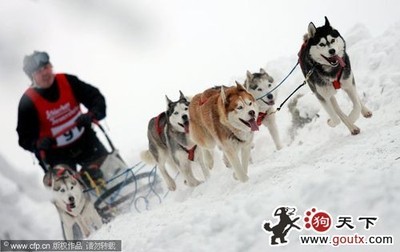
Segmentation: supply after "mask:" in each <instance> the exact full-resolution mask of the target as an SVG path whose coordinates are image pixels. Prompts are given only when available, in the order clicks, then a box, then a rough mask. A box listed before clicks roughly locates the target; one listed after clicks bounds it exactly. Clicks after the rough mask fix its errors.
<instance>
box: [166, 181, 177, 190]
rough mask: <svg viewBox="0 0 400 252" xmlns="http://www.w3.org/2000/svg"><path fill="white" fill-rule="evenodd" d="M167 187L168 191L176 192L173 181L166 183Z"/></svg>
mask: <svg viewBox="0 0 400 252" xmlns="http://www.w3.org/2000/svg"><path fill="white" fill-rule="evenodd" d="M167 186H168V190H170V191H175V190H176V184H175V181H172V182H170V183H168V185H167Z"/></svg>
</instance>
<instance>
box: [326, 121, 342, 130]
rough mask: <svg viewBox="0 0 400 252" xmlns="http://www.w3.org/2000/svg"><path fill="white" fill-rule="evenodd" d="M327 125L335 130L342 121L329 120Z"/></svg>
mask: <svg viewBox="0 0 400 252" xmlns="http://www.w3.org/2000/svg"><path fill="white" fill-rule="evenodd" d="M327 123H328V125H329V126H330V127H332V128H334V127H336V126H338V125H339V123H340V120H339V119H328V121H327Z"/></svg>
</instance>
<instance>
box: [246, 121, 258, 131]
mask: <svg viewBox="0 0 400 252" xmlns="http://www.w3.org/2000/svg"><path fill="white" fill-rule="evenodd" d="M248 123H249V124H250V128H251V131H257V130H258V125H257V122H256V119H254V118H253V119H250V120H249V121H248Z"/></svg>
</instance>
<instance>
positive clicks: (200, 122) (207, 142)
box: [189, 83, 258, 182]
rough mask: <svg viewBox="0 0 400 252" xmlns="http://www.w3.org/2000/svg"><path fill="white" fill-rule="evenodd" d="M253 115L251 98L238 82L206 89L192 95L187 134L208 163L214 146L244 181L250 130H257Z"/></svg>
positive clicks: (250, 139) (250, 136) (249, 145)
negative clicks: (188, 132) (188, 131)
mask: <svg viewBox="0 0 400 252" xmlns="http://www.w3.org/2000/svg"><path fill="white" fill-rule="evenodd" d="M257 114H258V109H257V106H256V104H255V99H254V97H253V96H252V95H251V94H250V93H249V92H247V90H246V89H245V88H244V87H243V86H242V85H240V84H239V83H236V86H233V87H224V86H222V87H214V88H210V89H207V90H206V91H204V92H203V93H200V94H197V95H195V96H194V97H193V99H192V101H191V103H190V105H189V115H190V124H189V126H190V136H191V138H192V139H193V141H194V142H195V143H196V144H197V145H199V147H201V148H202V150H203V152H204V153H203V157H204V158H205V159H209V160H208V162H209V163H211V164H212V161H211V162H210V159H211V160H212V154H211V151H212V150H213V149H214V148H215V146H216V145H217V146H218V147H219V148H220V149H221V150H222V152H223V153H224V155H225V157H226V158H227V160H228V161H229V163H230V165H231V166H232V167H233V170H234V176H235V177H236V178H237V179H239V180H240V181H241V182H245V181H247V180H248V176H247V168H248V164H249V159H250V149H251V144H252V141H253V133H254V131H256V130H258V126H257V122H256V116H257ZM239 154H240V155H241V158H239ZM205 162H207V160H205Z"/></svg>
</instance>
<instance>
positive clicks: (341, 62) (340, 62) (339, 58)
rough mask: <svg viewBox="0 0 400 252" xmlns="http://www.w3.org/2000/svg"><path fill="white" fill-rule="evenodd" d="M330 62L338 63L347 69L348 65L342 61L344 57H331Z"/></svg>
mask: <svg viewBox="0 0 400 252" xmlns="http://www.w3.org/2000/svg"><path fill="white" fill-rule="evenodd" d="M329 60H331V61H332V62H334V61H338V62H339V65H340V66H341V67H345V66H346V63H344V60H343V59H342V57H339V56H338V55H335V56H332V57H330V58H329Z"/></svg>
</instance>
